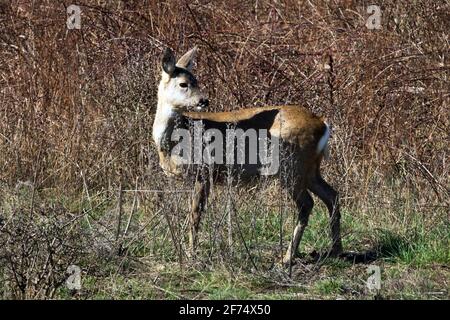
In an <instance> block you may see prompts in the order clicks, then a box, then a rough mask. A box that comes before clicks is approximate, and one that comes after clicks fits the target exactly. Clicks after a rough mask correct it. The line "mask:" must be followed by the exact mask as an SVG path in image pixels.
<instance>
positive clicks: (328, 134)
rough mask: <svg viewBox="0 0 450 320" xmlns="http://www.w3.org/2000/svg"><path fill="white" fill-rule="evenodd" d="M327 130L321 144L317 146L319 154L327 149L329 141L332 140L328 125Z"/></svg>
mask: <svg viewBox="0 0 450 320" xmlns="http://www.w3.org/2000/svg"><path fill="white" fill-rule="evenodd" d="M325 126H326V129H325V133H324V134H323V136H322V138H320V140H319V143H318V144H317V154H320V153H322V152H323V151H324V150H325V148H326V147H327V143H328V139H330V127H329V126H328V124H327V123H325Z"/></svg>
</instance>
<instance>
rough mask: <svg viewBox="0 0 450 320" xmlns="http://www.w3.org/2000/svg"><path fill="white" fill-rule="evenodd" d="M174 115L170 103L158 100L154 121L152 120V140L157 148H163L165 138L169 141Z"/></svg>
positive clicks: (165, 141) (175, 114)
mask: <svg viewBox="0 0 450 320" xmlns="http://www.w3.org/2000/svg"><path fill="white" fill-rule="evenodd" d="M176 117H177V113H176V112H175V111H174V110H173V108H172V106H171V105H168V104H167V103H165V102H164V101H158V107H157V109H156V115H155V121H154V122H153V140H154V141H155V144H156V146H157V148H158V150H161V149H162V148H163V146H164V145H165V144H166V143H167V142H168V141H167V140H169V141H170V136H171V134H172V131H173V127H174V125H175V121H174V120H175V118H176Z"/></svg>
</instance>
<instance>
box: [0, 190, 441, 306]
mask: <svg viewBox="0 0 450 320" xmlns="http://www.w3.org/2000/svg"><path fill="white" fill-rule="evenodd" d="M4 199H6V200H4V201H9V198H8V197H5V198H4ZM24 199H26V194H21V195H19V198H18V199H16V200H15V202H14V206H17V205H18V204H20V203H21V202H22V201H24ZM37 199H38V200H37V203H36V205H37V206H40V205H41V204H42V203H44V200H43V197H42V196H40V197H39V198H37ZM128 202H129V199H128ZM128 202H125V203H128ZM48 203H50V204H48ZM48 203H47V207H46V208H47V210H50V209H51V208H55V207H61V208H64V209H65V210H67V211H69V212H72V213H79V212H84V210H91V208H92V210H91V211H90V212H91V215H90V219H91V224H92V226H91V227H89V226H88V225H87V223H86V221H85V220H84V219H81V220H80V223H81V227H82V228H85V229H86V230H89V231H90V232H95V230H96V228H98V225H97V224H96V223H97V220H98V222H101V223H102V226H103V227H104V228H106V229H108V228H109V231H108V232H109V233H110V234H111V235H112V237H113V238H114V236H113V235H114V234H115V231H116V228H117V221H116V217H117V216H116V215H114V211H113V210H114V208H115V207H116V203H114V202H113V201H111V200H110V199H107V198H104V196H103V198H102V195H101V194H99V195H95V196H92V198H91V202H90V203H87V202H86V199H84V197H83V199H81V200H77V201H71V200H70V198H64V199H59V200H58V199H57V198H51V199H50V200H48ZM26 204H27V203H26ZM14 206H13V205H11V203H8V204H6V203H4V204H3V205H2V208H3V209H4V211H5V212H6V211H8V210H11V208H13V207H14ZM143 208H144V205H142V206H141V207H139V208H138V210H137V211H136V214H135V216H134V218H133V220H132V227H131V229H130V230H131V231H130V234H129V235H127V237H125V238H124V242H123V243H124V244H126V245H127V246H126V248H127V250H125V251H124V252H123V253H122V254H121V255H117V254H116V253H114V252H108V250H106V253H102V254H97V255H95V254H94V255H93V254H87V255H82V256H81V257H80V259H79V260H78V263H79V264H80V266H81V267H82V269H83V274H82V286H83V289H82V290H81V292H80V293H79V294H77V295H73V293H72V292H70V291H69V290H68V289H66V288H65V287H64V286H62V287H61V288H60V289H58V291H57V294H56V298H60V299H71V298H76V299H111V298H112V299H180V298H189V299H337V298H343V299H373V297H374V293H373V292H368V291H367V288H366V285H365V282H366V280H367V277H368V273H367V268H368V266H369V265H377V266H379V267H380V269H381V272H382V289H381V291H380V292H379V294H380V295H381V296H382V297H384V298H387V299H445V298H448V297H449V295H448V292H449V282H450V271H449V270H450V268H449V266H450V257H449V247H450V246H449V243H450V229H449V222H448V219H447V218H446V213H445V212H444V211H442V212H437V213H435V215H434V216H433V219H430V218H426V216H425V215H424V214H423V213H422V212H419V211H415V210H410V209H407V208H403V209H402V210H403V211H401V212H398V213H397V214H395V215H394V213H393V212H392V211H390V210H386V211H384V212H376V213H375V212H365V213H363V214H362V213H358V212H356V211H352V210H349V211H343V212H342V234H343V243H344V250H346V251H353V252H356V253H359V254H362V253H364V252H370V253H371V254H372V259H371V260H370V261H366V263H356V264H355V263H353V262H352V261H351V260H344V259H331V258H324V257H323V256H322V258H320V259H317V258H314V257H315V256H314V255H311V253H312V252H315V254H316V255H318V254H320V253H323V252H325V251H326V250H327V249H328V247H329V245H330V238H329V234H328V214H327V212H326V211H325V210H324V207H323V206H320V205H318V206H316V207H315V208H314V211H313V213H312V215H311V218H310V223H309V226H308V228H307V229H306V231H305V234H304V237H303V240H302V243H301V247H300V251H301V252H302V253H303V257H302V258H301V260H298V261H297V262H298V263H297V264H296V265H294V266H293V267H292V270H291V272H292V273H291V274H289V272H290V271H289V270H288V269H286V268H283V267H281V266H280V264H279V258H280V254H281V250H280V247H279V246H280V238H279V235H280V223H282V227H283V244H284V246H286V245H287V244H288V242H289V240H290V236H291V232H292V229H293V223H294V222H295V220H294V219H293V216H292V214H291V213H286V214H285V215H284V217H283V219H280V215H279V211H276V210H273V211H270V210H267V209H266V208H264V207H261V206H257V205H255V206H254V207H253V208H252V210H248V211H246V210H241V211H240V212H239V224H240V226H239V229H238V228H237V226H236V225H235V226H234V229H233V241H234V243H233V251H232V252H231V253H230V251H229V248H228V244H227V234H228V233H227V227H226V224H224V225H222V226H220V227H219V228H217V229H213V227H214V226H215V225H214V223H215V224H217V214H222V213H223V212H221V211H220V209H217V210H218V212H208V213H207V214H206V216H205V219H204V221H203V224H202V229H201V230H202V231H201V234H200V240H201V241H200V250H199V254H198V257H197V260H196V262H195V263H191V262H188V261H187V259H186V257H184V258H183V260H182V261H180V260H179V255H178V254H177V250H178V249H177V247H176V246H174V244H173V242H172V238H171V237H172V235H171V233H170V232H169V228H168V224H167V221H166V218H165V217H164V216H162V215H161V214H160V215H151V214H150V215H149V214H148V212H147V211H144V210H143ZM183 210H185V209H183ZM124 212H125V218H124V219H125V220H126V219H127V218H128V214H129V212H130V208H129V205H128V206H127V204H125V206H124ZM179 214H180V215H181V216H183V215H184V214H185V212H184V211H180V212H179ZM170 218H171V219H173V221H172V224H173V227H174V228H175V229H174V233H175V236H176V237H181V238H182V239H183V242H184V244H183V246H182V249H183V250H185V248H186V245H185V244H186V241H187V237H186V234H185V231H183V230H185V229H183V221H184V220H180V221H181V222H180V224H179V225H177V224H176V220H175V217H174V216H170ZM405 221H406V222H405ZM124 224H125V223H124ZM91 228H92V229H91ZM214 230H217V231H214ZM183 232H184V233H183ZM213 237H216V240H215V243H214V244H213V242H212V241H210V240H211V239H212V238H213ZM244 242H245V245H244ZM248 251H249V252H248ZM249 254H250V255H251V257H252V259H253V262H251V260H250V257H249ZM255 266H256V269H255Z"/></svg>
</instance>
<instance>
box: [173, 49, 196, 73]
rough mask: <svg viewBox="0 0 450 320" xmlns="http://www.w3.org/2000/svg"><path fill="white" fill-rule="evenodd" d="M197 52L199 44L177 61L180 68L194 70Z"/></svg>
mask: <svg viewBox="0 0 450 320" xmlns="http://www.w3.org/2000/svg"><path fill="white" fill-rule="evenodd" d="M196 54H197V46H195V47H194V48H192V49H191V50H189V51H188V52H186V53H185V54H184V55H183V56H182V57H181V58H180V59H179V60H178V62H177V66H178V67H180V68H184V69H187V70H189V71H192V67H193V66H194V59H195V55H196Z"/></svg>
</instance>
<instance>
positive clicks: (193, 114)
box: [153, 47, 342, 265]
mask: <svg viewBox="0 0 450 320" xmlns="http://www.w3.org/2000/svg"><path fill="white" fill-rule="evenodd" d="M196 52H197V47H194V48H193V49H191V50H189V51H188V52H186V53H185V54H184V55H183V56H182V57H181V58H180V59H178V61H176V58H175V55H174V53H173V51H172V50H171V49H170V48H166V49H165V51H164V54H163V58H162V61H161V67H162V68H161V80H160V83H159V86H158V93H157V109H156V115H155V118H154V123H153V140H154V143H155V145H156V149H157V152H158V157H159V166H160V167H161V168H162V170H163V172H164V173H165V174H166V175H167V176H169V177H175V178H178V179H191V180H190V181H191V182H192V184H193V188H192V190H193V192H192V194H193V195H192V202H191V208H190V214H189V219H188V220H189V252H190V255H195V251H196V246H197V240H198V232H199V227H200V222H201V218H202V214H203V212H204V211H205V208H206V205H207V199H208V195H209V193H210V189H211V187H212V185H213V184H214V183H221V181H222V182H223V181H224V176H226V175H227V174H232V175H233V174H243V173H245V176H248V177H250V178H249V179H246V181H248V182H245V183H258V181H260V180H258V179H257V178H258V177H260V176H261V170H259V169H261V168H260V167H261V163H256V164H252V165H248V166H246V163H244V164H239V165H233V164H231V165H230V164H223V163H222V164H221V163H218V164H212V165H204V164H203V165H201V166H200V165H197V166H193V165H192V164H186V163H185V162H183V161H181V160H182V159H181V158H180V156H179V155H177V154H176V153H174V152H173V151H174V149H175V147H176V146H175V143H174V141H173V140H174V139H173V135H174V132H176V131H177V130H178V129H190V128H192V126H193V125H195V124H196V123H201V125H202V126H203V128H205V129H213V130H216V132H219V133H223V134H224V135H225V131H226V130H227V128H230V127H232V128H241V129H245V130H249V129H254V130H266V132H267V133H268V135H270V137H275V138H276V139H278V141H279V142H280V146H281V147H280V148H281V149H282V150H287V149H288V150H289V161H288V162H289V165H287V166H286V168H285V172H286V171H287V173H288V174H287V175H288V176H289V177H291V179H290V180H291V181H286V179H283V177H281V176H282V175H281V174H280V172H279V170H278V172H275V173H274V172H272V173H270V177H274V178H278V179H280V181H281V185H282V187H283V188H285V189H286V190H287V191H288V194H289V195H290V197H291V198H292V200H293V201H294V203H295V206H296V208H297V219H296V225H295V228H294V231H293V235H292V239H291V241H290V242H289V245H288V248H287V251H286V253H285V255H284V256H283V258H282V263H284V264H285V265H286V264H291V263H293V261H294V259H295V258H297V257H299V250H298V249H299V245H300V242H301V239H302V236H303V233H304V231H305V229H306V227H307V225H308V220H309V217H310V214H311V212H312V209H313V206H314V200H313V198H312V195H311V194H314V195H316V196H317V197H318V198H319V199H320V200H322V201H323V202H324V204H325V205H326V207H327V209H328V213H329V219H330V222H329V232H330V234H331V248H330V250H329V251H328V254H329V255H330V256H333V257H337V256H339V255H340V254H341V253H342V241H341V235H340V218H341V215H340V210H339V197H338V192H337V191H336V190H335V189H334V188H333V187H332V186H330V185H329V184H328V183H327V182H326V181H325V180H324V178H323V177H322V175H321V172H320V165H321V162H322V160H323V159H324V158H326V157H327V153H328V141H329V138H330V127H329V125H328V124H327V123H326V121H325V120H323V118H321V117H319V116H316V115H315V114H313V113H312V112H311V111H310V110H309V109H307V108H305V107H303V106H300V105H279V106H263V107H250V108H241V109H237V110H234V111H222V112H208V111H205V109H206V108H207V107H208V106H209V100H208V99H207V97H206V96H205V95H204V94H203V93H202V90H201V89H200V86H199V84H198V81H197V78H196V77H195V75H194V74H193V73H192V69H193V65H194V59H195V56H196ZM234 151H236V150H234ZM245 161H246V160H245ZM194 167H196V169H194V170H189V169H192V168H194ZM230 167H232V170H231V171H230V170H229V169H230ZM199 168H200V169H199ZM243 168H244V169H243ZM204 170H206V171H207V173H206V174H202V173H204ZM186 172H190V173H186ZM199 172H200V173H201V174H199Z"/></svg>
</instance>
